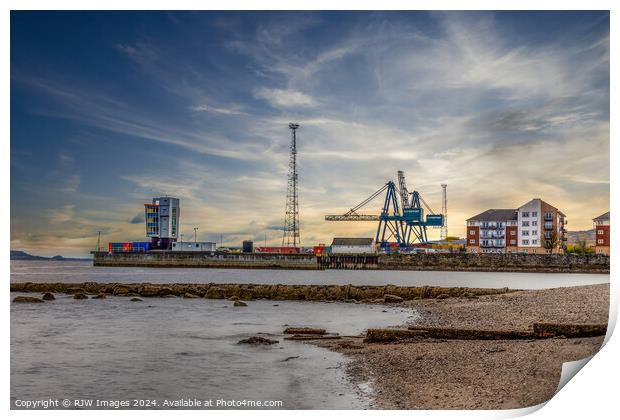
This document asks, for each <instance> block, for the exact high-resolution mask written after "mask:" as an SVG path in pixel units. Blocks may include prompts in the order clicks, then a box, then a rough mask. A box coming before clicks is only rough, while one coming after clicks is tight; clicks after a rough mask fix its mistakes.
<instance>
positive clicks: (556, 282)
mask: <svg viewBox="0 0 620 420" xmlns="http://www.w3.org/2000/svg"><path fill="white" fill-rule="evenodd" d="M11 281H13V282H26V281H30V282H48V281H58V282H76V283H81V282H85V281H96V282H104V283H109V282H119V283H121V282H131V283H142V282H151V283H210V282H213V283H263V284H278V283H279V284H355V285H384V284H394V285H399V286H425V285H429V286H449V287H450V286H465V287H510V288H515V289H546V288H552V287H563V286H580V285H586V284H598V283H609V274H549V273H540V274H539V273H477V272H439V271H355V270H326V271H290V270H239V269H204V268H136V267H93V266H92V263H91V262H88V261H77V262H72V261H71V262H69V261H67V262H63V261H11Z"/></svg>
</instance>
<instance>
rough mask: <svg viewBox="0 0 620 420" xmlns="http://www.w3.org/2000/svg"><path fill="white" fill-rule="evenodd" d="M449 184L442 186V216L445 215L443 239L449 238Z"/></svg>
mask: <svg viewBox="0 0 620 420" xmlns="http://www.w3.org/2000/svg"><path fill="white" fill-rule="evenodd" d="M447 187H448V184H441V188H442V190H443V191H442V196H441V198H442V199H441V214H443V225H442V226H441V239H446V238H447V237H448V192H447Z"/></svg>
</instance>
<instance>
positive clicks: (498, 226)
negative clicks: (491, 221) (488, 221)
mask: <svg viewBox="0 0 620 420" xmlns="http://www.w3.org/2000/svg"><path fill="white" fill-rule="evenodd" d="M503 228H504V225H481V226H480V229H503Z"/></svg>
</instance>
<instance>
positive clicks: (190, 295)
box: [183, 293, 200, 299]
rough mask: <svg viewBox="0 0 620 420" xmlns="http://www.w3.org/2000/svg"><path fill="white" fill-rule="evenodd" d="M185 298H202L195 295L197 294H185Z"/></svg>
mask: <svg viewBox="0 0 620 420" xmlns="http://www.w3.org/2000/svg"><path fill="white" fill-rule="evenodd" d="M183 297H184V298H185V299H196V298H199V297H200V296H198V295H195V294H193V293H185V294H184V295H183Z"/></svg>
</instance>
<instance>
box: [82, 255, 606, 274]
mask: <svg viewBox="0 0 620 420" xmlns="http://www.w3.org/2000/svg"><path fill="white" fill-rule="evenodd" d="M93 255H94V260H93V264H94V265H95V266H109V267H187V268H190V267H194V268H251V269H261V268H263V269H289V270H323V269H330V270H426V271H505V272H543V273H601V274H607V273H609V257H608V256H604V255H573V254H553V255H536V254H466V253H454V254H440V253H436V254H389V255H388V254H375V255H372V254H365V255H363V254H360V255H342V254H333V255H324V256H318V257H316V256H314V255H311V254H288V255H283V254H259V253H240V254H234V253H230V254H224V253H211V252H177V251H159V252H157V251H156V252H148V253H130V252H127V253H125V252H115V253H108V252H94V253H93Z"/></svg>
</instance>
